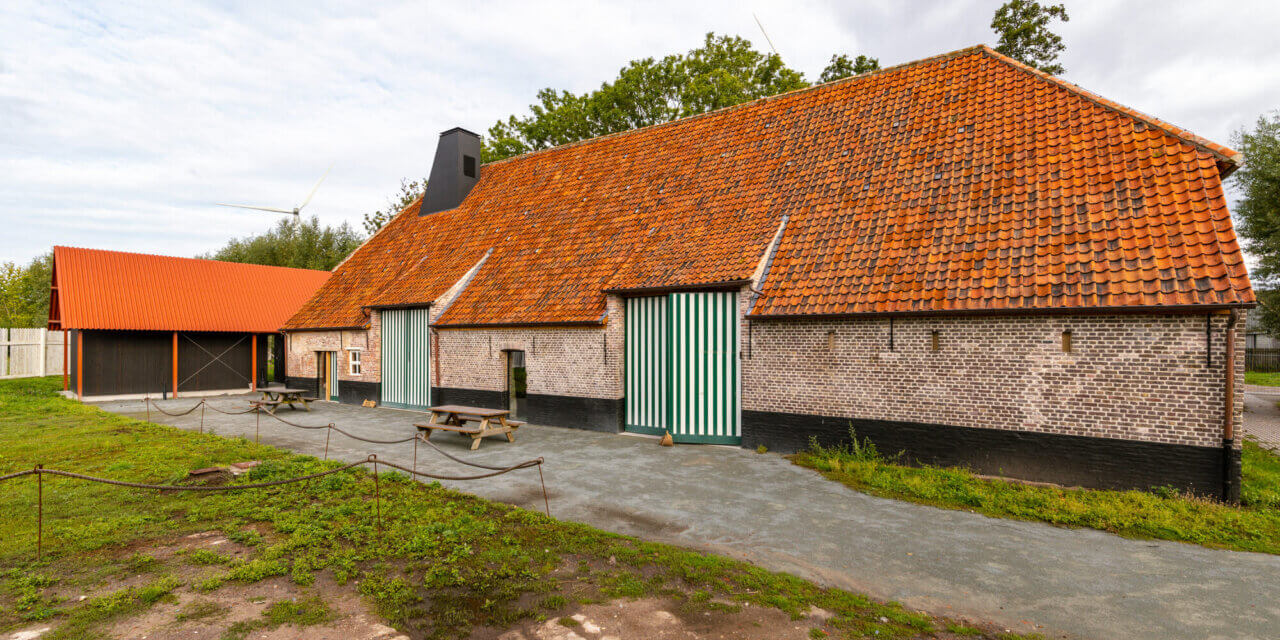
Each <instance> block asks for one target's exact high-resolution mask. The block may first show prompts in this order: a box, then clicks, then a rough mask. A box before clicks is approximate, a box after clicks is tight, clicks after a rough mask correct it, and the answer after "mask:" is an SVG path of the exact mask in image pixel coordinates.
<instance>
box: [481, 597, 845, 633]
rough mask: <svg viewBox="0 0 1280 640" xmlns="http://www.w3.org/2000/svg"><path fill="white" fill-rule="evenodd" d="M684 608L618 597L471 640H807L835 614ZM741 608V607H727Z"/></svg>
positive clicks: (667, 601)
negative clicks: (793, 614)
mask: <svg viewBox="0 0 1280 640" xmlns="http://www.w3.org/2000/svg"><path fill="white" fill-rule="evenodd" d="M724 609H725V610H711V611H706V610H701V611H690V612H684V610H683V606H682V603H681V602H679V601H677V600H675V599H673V598H642V599H638V600H614V601H611V602H606V603H603V604H591V605H575V606H573V607H571V608H570V609H569V610H568V611H567V612H561V613H558V614H555V615H551V616H548V619H547V620H545V621H542V622H536V621H527V622H522V623H520V624H518V625H516V626H514V627H512V628H509V629H478V630H476V631H475V632H474V633H472V634H471V636H470V637H471V640H623V639H624V638H628V639H629V638H646V639H647V638H654V639H659V638H670V639H671V640H677V639H683V638H691V639H693V638H717V639H719V638H724V639H726V640H775V639H776V640H805V639H807V638H809V630H810V629H813V628H815V627H822V626H823V624H824V623H825V622H826V620H827V619H829V618H830V614H828V613H827V612H825V611H822V610H820V609H814V610H811V611H810V612H809V615H808V616H806V617H803V618H800V619H799V620H792V619H791V616H789V615H787V614H785V613H783V612H781V611H778V610H777V609H764V608H761V607H753V606H745V605H744V606H739V607H725V608H724ZM728 609H736V610H728Z"/></svg>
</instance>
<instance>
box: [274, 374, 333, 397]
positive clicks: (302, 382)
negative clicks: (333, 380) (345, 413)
mask: <svg viewBox="0 0 1280 640" xmlns="http://www.w3.org/2000/svg"><path fill="white" fill-rule="evenodd" d="M284 384H285V386H287V387H289V388H290V389H305V390H306V391H307V393H309V394H311V395H312V396H313V397H316V398H319V397H320V396H321V393H320V379H319V378H304V377H301V376H288V377H286V378H285V382H284ZM323 399H325V400H327V399H328V398H323Z"/></svg>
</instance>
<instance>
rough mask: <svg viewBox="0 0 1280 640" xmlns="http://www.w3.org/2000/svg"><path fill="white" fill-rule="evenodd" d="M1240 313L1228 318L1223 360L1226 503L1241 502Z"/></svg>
mask: <svg viewBox="0 0 1280 640" xmlns="http://www.w3.org/2000/svg"><path fill="white" fill-rule="evenodd" d="M1239 318H1240V316H1239V313H1238V312H1237V311H1236V310H1235V309H1232V310H1231V315H1230V316H1229V317H1228V318H1227V344H1226V347H1227V353H1226V357H1225V358H1223V361H1222V364H1223V368H1224V369H1223V375H1224V376H1225V380H1224V385H1223V390H1224V393H1223V403H1224V404H1223V407H1222V413H1223V415H1222V494H1223V495H1222V499H1223V500H1224V501H1226V502H1232V503H1234V502H1239V501H1240V488H1239V486H1237V479H1238V478H1239V472H1238V470H1237V469H1236V457H1235V441H1236V322H1237V321H1238V320H1239Z"/></svg>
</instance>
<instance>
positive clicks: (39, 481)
mask: <svg viewBox="0 0 1280 640" xmlns="http://www.w3.org/2000/svg"><path fill="white" fill-rule="evenodd" d="M42 469H44V465H43V464H38V465H36V560H37V561H38V560H40V559H41V558H43V557H44V471H42Z"/></svg>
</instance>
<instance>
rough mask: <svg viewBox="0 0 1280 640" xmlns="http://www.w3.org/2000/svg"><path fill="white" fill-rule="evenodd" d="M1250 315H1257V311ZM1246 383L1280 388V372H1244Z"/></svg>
mask: <svg viewBox="0 0 1280 640" xmlns="http://www.w3.org/2000/svg"><path fill="white" fill-rule="evenodd" d="M1250 313H1257V311H1256V310H1255V311H1252V312H1250ZM1244 383H1245V384H1256V385H1260V386H1264V387H1280V372H1274V371H1273V372H1264V371H1246V372H1244Z"/></svg>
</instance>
